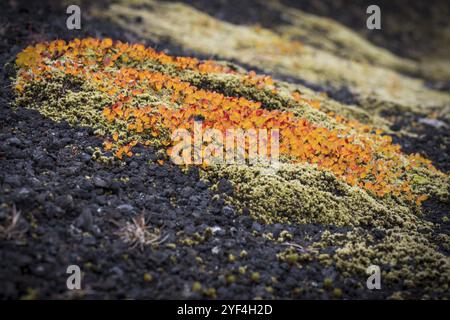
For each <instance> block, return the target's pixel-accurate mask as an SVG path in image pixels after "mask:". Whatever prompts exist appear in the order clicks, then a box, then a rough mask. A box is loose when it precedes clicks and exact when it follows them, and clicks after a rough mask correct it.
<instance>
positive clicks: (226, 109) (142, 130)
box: [16, 39, 434, 204]
mask: <svg viewBox="0 0 450 320" xmlns="http://www.w3.org/2000/svg"><path fill="white" fill-rule="evenodd" d="M147 59H151V60H153V61H157V62H158V63H161V64H172V65H174V66H176V67H177V68H181V69H186V68H188V69H194V70H197V71H199V72H231V71H230V70H229V69H228V68H225V67H222V66H220V65H217V64H215V63H214V62H211V61H206V62H200V61H198V60H197V59H193V58H186V57H171V56H168V55H166V54H164V53H158V52H156V51H154V50H153V49H150V48H145V47H144V46H143V45H139V44H135V45H128V44H125V43H121V42H116V43H113V42H112V41H111V40H110V39H105V40H96V39H85V40H78V39H76V40H73V41H71V42H69V43H65V42H64V41H61V40H59V41H54V42H51V43H44V44H38V45H36V46H35V47H29V48H27V49H25V50H24V51H23V52H22V53H21V54H19V55H18V58H17V61H16V63H17V65H18V66H20V67H22V69H21V71H20V73H19V81H18V83H17V87H16V89H17V90H18V91H21V89H22V83H21V81H25V82H26V81H31V80H39V78H40V77H51V75H52V72H53V71H54V70H60V71H62V72H64V73H65V74H70V75H73V76H78V77H82V78H83V79H86V80H88V81H90V82H92V83H93V84H95V85H96V86H97V88H98V89H99V90H101V91H103V92H107V93H108V94H109V95H111V96H113V97H114V99H115V100H116V102H115V104H114V105H112V106H110V107H108V108H105V109H104V110H103V115H104V116H105V118H106V119H107V120H108V121H109V122H115V121H118V120H120V121H122V122H123V121H125V122H126V123H127V130H128V131H130V132H132V133H133V134H142V136H146V137H155V138H156V137H159V136H160V135H161V132H162V131H163V130H168V131H169V132H172V131H173V130H176V129H181V128H185V129H188V130H191V129H192V122H193V119H194V118H196V117H197V118H198V117H200V118H201V119H202V120H203V121H202V122H203V126H204V128H215V129H219V130H221V131H222V132H225V131H226V130H227V129H229V128H241V129H244V130H246V129H278V130H279V132H280V153H281V154H282V155H285V156H288V157H289V158H290V159H292V161H293V162H307V163H312V164H316V165H317V166H318V167H319V168H320V169H325V170H330V171H332V172H333V173H334V174H335V175H336V176H338V177H340V178H342V179H344V180H345V181H346V182H347V183H349V184H350V185H358V186H360V187H362V188H364V189H366V190H369V191H371V192H373V193H374V194H376V195H378V196H383V195H385V194H387V193H393V194H395V195H400V194H403V195H405V196H406V198H407V199H409V200H411V201H412V200H416V203H417V204H420V203H421V201H423V200H425V196H421V197H419V198H416V199H414V198H413V195H412V192H411V187H410V183H409V182H408V181H406V180H405V179H406V175H405V174H406V172H407V171H408V170H411V168H413V167H419V166H426V167H428V168H431V169H434V168H433V167H432V165H431V163H430V161H429V160H427V159H424V158H422V157H421V156H419V155H411V156H404V155H403V154H402V153H401V150H400V147H399V146H397V145H394V144H392V139H391V138H390V137H389V136H385V135H381V134H380V133H381V132H380V131H374V130H373V129H372V128H370V127H369V126H365V125H362V124H360V123H358V122H356V121H348V120H346V119H344V118H342V117H340V116H337V117H336V120H337V121H338V122H339V123H341V124H343V125H344V126H343V127H344V128H345V129H328V128H324V127H319V126H317V125H314V124H313V123H311V122H309V121H308V120H306V119H302V118H298V117H296V116H295V115H294V114H292V113H291V112H282V111H277V110H274V111H269V110H266V109H263V108H261V103H259V102H254V101H251V100H248V99H245V98H242V97H240V98H237V97H227V96H224V95H223V94H220V93H217V92H213V91H208V90H203V89H199V88H197V87H195V86H192V85H191V84H190V83H188V82H183V81H181V80H180V79H179V78H177V77H171V76H168V75H166V74H163V73H159V72H152V71H149V70H145V69H144V70H138V69H136V68H132V67H120V66H122V65H123V64H124V63H127V62H129V61H136V62H143V61H146V60H147ZM113 65H114V66H115V68H111V66H113ZM242 79H243V81H244V82H247V83H249V84H250V85H254V86H256V87H258V88H260V87H261V86H269V87H270V86H273V80H272V79H271V78H270V77H264V76H262V77H261V76H257V75H256V74H254V73H249V74H247V75H242ZM149 91H150V92H152V94H154V95H160V97H161V98H167V97H169V98H170V102H171V103H172V104H174V105H176V106H177V107H167V106H165V105H162V104H159V105H151V106H150V105H149V106H137V105H136V103H133V102H134V101H135V98H136V97H138V96H139V95H141V94H143V93H147V92H149ZM293 100H294V101H297V102H301V103H306V104H308V105H310V106H311V107H313V108H319V106H320V104H319V103H318V102H315V101H311V100H308V99H304V98H302V97H301V96H300V95H299V94H298V93H294V94H293ZM119 140H120V139H119V135H118V133H115V134H114V135H113V137H112V140H108V141H106V142H105V149H107V150H110V149H116V151H115V154H116V156H117V157H118V158H120V159H121V158H122V157H123V156H124V155H127V156H131V155H132V147H133V146H134V145H135V144H136V143H137V142H136V141H135V140H133V141H131V142H128V143H126V144H124V143H121V144H117V143H118V142H120V141H119ZM141 142H142V143H144V144H150V143H151V141H150V140H148V139H146V140H144V141H141ZM115 143H116V144H117V146H116V145H115ZM170 143H171V142H170V141H165V142H164V143H163V144H164V145H166V146H167V147H170Z"/></svg>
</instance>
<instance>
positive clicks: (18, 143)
mask: <svg viewBox="0 0 450 320" xmlns="http://www.w3.org/2000/svg"><path fill="white" fill-rule="evenodd" d="M6 143H8V144H9V145H11V146H14V147H20V146H21V145H22V141H20V139H19V138H17V137H12V138H9V139H8V140H6Z"/></svg>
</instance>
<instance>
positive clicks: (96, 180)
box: [92, 177, 109, 188]
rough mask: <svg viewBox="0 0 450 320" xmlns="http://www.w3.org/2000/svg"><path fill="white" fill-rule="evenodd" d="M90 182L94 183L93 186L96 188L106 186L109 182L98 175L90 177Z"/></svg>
mask: <svg viewBox="0 0 450 320" xmlns="http://www.w3.org/2000/svg"><path fill="white" fill-rule="evenodd" d="M92 183H93V184H94V186H96V187H98V188H107V187H108V185H109V183H108V182H107V181H106V180H104V179H102V178H100V177H94V178H93V179H92Z"/></svg>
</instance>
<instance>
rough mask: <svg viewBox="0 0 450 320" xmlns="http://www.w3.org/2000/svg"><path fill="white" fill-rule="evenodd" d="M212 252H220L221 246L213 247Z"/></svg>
mask: <svg viewBox="0 0 450 320" xmlns="http://www.w3.org/2000/svg"><path fill="white" fill-rule="evenodd" d="M211 252H212V254H219V252H220V247H219V246H215V247H213V248H212V249H211Z"/></svg>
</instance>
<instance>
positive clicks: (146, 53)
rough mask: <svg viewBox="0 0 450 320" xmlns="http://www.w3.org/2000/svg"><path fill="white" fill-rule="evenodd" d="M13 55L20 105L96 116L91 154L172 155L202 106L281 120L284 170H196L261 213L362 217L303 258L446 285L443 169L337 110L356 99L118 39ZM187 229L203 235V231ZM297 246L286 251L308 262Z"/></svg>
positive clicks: (349, 270)
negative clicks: (339, 101)
mask: <svg viewBox="0 0 450 320" xmlns="http://www.w3.org/2000/svg"><path fill="white" fill-rule="evenodd" d="M16 65H17V67H18V68H19V70H18V74H17V79H16V81H15V90H16V93H17V99H16V101H15V104H16V106H24V107H27V108H32V109H35V110H37V111H38V112H40V113H41V114H43V115H44V116H46V117H49V118H51V119H53V120H55V121H67V122H68V123H69V124H70V125H72V126H89V127H92V128H94V129H95V130H96V133H97V134H98V135H99V136H101V137H102V138H103V139H104V144H103V146H102V148H97V151H95V152H94V157H95V158H97V160H98V161H101V162H106V163H109V164H110V165H118V164H120V162H121V161H122V160H124V159H127V158H130V157H139V156H140V153H139V152H136V151H135V148H136V147H138V148H140V147H142V146H149V147H152V148H157V149H159V150H160V152H159V154H160V155H161V157H160V158H159V159H155V161H156V163H157V164H158V165H162V164H163V163H164V161H170V160H169V158H168V156H167V151H168V150H170V146H171V141H170V140H169V138H168V137H169V136H170V131H171V130H173V129H175V128H177V127H178V126H183V125H184V126H185V127H186V128H189V125H190V124H191V122H192V117H195V116H201V117H202V119H203V120H205V121H207V122H208V123H209V125H210V126H211V127H214V128H221V129H225V128H226V126H238V125H241V126H243V127H244V128H246V126H245V125H244V122H245V121H247V120H249V121H250V123H249V126H261V127H264V126H268V127H274V126H275V127H277V128H281V129H283V128H285V129H286V130H285V131H281V133H282V137H281V139H282V140H281V141H282V144H281V145H282V147H283V146H285V149H282V153H283V154H284V156H285V157H284V158H283V163H282V165H281V167H280V168H279V169H278V170H276V171H273V172H269V173H268V172H267V170H264V168H259V167H257V166H233V165H231V166H219V167H214V166H213V167H206V168H205V167H204V168H202V170H201V172H202V173H201V175H202V176H203V177H204V178H206V179H208V180H209V181H210V182H211V183H212V184H216V186H215V187H214V186H213V188H212V189H213V190H216V191H217V192H219V193H220V192H222V191H221V186H220V185H221V184H223V181H229V183H231V191H230V192H226V195H225V198H226V199H227V201H229V203H230V204H232V205H233V206H235V207H236V208H237V209H238V210H240V211H241V214H243V215H247V214H249V215H250V216H251V217H252V218H254V219H255V220H257V221H259V222H262V223H265V224H274V223H280V222H282V223H288V224H292V225H299V224H311V223H317V224H321V225H334V226H339V227H351V228H355V229H353V231H350V232H347V233H344V234H333V235H329V234H328V233H324V234H322V236H321V237H320V239H316V240H315V241H313V242H311V243H309V244H308V247H307V249H306V250H307V252H309V253H308V254H307V255H306V256H302V257H303V258H304V259H306V260H308V259H313V260H315V261H319V262H320V263H321V264H323V265H324V266H325V267H326V266H329V265H333V266H335V267H336V268H337V269H338V270H339V271H340V272H342V274H343V275H358V276H361V274H362V270H364V267H365V265H366V264H369V262H371V263H372V264H377V263H378V264H380V265H386V266H389V270H390V271H385V272H384V275H385V277H384V278H385V279H386V280H385V281H386V283H387V285H389V283H392V285H394V284H395V283H396V282H398V281H401V282H402V283H404V284H405V286H407V287H408V290H409V289H410V290H411V291H406V293H405V294H404V295H405V297H408V295H413V296H417V295H420V296H424V297H431V296H432V297H435V296H445V295H447V294H448V288H446V284H447V283H448V278H449V272H450V270H449V265H448V263H449V262H448V258H447V256H446V255H445V254H444V253H443V252H441V251H440V250H442V248H443V249H444V251H445V250H448V246H449V243H450V241H449V237H448V235H446V234H439V233H437V232H436V227H435V225H434V224H433V223H431V222H427V221H426V220H425V219H423V218H424V217H423V213H422V212H421V205H422V202H423V201H425V200H426V199H427V198H428V197H430V198H432V199H433V201H438V202H439V201H440V202H442V203H445V202H447V201H448V176H447V175H446V174H444V173H442V172H440V171H438V170H437V169H435V168H434V167H433V166H432V165H431V163H430V161H429V160H427V159H424V158H423V157H420V156H418V155H405V154H403V153H402V152H401V150H400V148H399V147H398V146H395V145H394V144H392V141H391V139H390V138H389V137H388V136H385V135H383V131H382V130H379V129H377V128H376V127H375V128H374V127H372V126H368V125H366V124H361V123H360V122H358V121H355V120H348V119H346V117H345V114H344V116H343V115H342V114H340V112H341V111H343V110H344V111H346V112H350V111H349V110H351V109H349V108H339V107H336V108H333V106H336V104H333V103H329V104H327V106H328V108H327V109H328V110H322V109H321V106H322V102H321V101H320V100H318V99H312V98H309V97H305V96H304V95H303V94H302V92H300V93H299V91H298V90H290V89H291V88H290V87H289V85H287V84H285V83H282V82H278V81H274V80H273V79H272V78H271V77H267V76H264V75H257V74H255V73H247V72H245V71H243V70H238V69H237V68H233V67H232V66H231V65H226V64H221V63H217V62H214V61H200V60H197V59H194V58H186V57H184V58H181V57H173V56H169V55H166V54H164V53H159V52H157V51H155V50H153V49H150V48H145V47H144V46H142V45H138V44H136V45H128V44H126V43H122V42H113V41H112V40H111V39H104V40H98V39H82V40H78V39H76V40H73V41H71V42H68V43H66V42H64V41H53V42H50V43H40V44H37V45H35V46H30V47H28V48H26V49H25V50H24V51H23V52H21V53H20V54H19V55H18V56H17V60H16ZM330 109H332V110H333V111H332V113H330V111H331V110H330ZM350 113H351V112H350ZM283 126H284V127H283ZM305 136H306V137H308V139H307V140H304V141H303V142H302V143H301V144H299V142H300V141H301V139H302V138H304V137H305ZM374 233H376V234H379V235H381V236H380V237H378V238H375V239H374V238H373V234H374ZM267 237H268V238H269V239H270V238H271V237H270V236H267ZM396 237H397V238H396ZM202 239H203V240H202ZM399 239H402V240H401V241H399ZM185 240H186V241H188V242H189V241H190V242H189V243H190V244H191V245H199V244H200V243H201V242H202V241H204V236H202V235H200V234H199V235H198V236H197V237H195V236H194V237H193V238H186V239H185ZM183 243H184V242H183ZM330 247H331V248H335V249H330ZM445 248H447V249H445ZM295 251H296V249H295V246H293V247H292V248H290V249H288V251H287V253H286V251H280V255H279V257H281V259H285V258H286V254H287V256H288V257H289V258H288V260H290V261H291V260H295V261H294V262H295V265H296V266H299V267H301V259H300V258H299V264H298V265H297V258H295V257H296V256H295V254H296V253H295ZM293 257H294V258H295V259H294V258H293ZM418 259H419V260H420V261H419V260H418ZM348 261H351V262H350V263H349V262H348ZM372 261H373V262H372ZM291 262H292V261H291ZM424 279H428V280H429V283H426V282H425V280H424ZM336 294H337V295H339V294H338V293H336Z"/></svg>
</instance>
